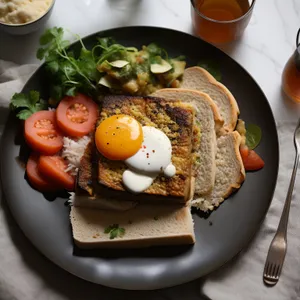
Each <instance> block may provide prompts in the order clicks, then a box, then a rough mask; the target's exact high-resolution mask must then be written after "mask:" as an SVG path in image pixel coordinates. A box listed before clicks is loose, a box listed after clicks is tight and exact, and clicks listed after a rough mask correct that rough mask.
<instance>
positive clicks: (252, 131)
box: [246, 124, 262, 149]
mask: <svg viewBox="0 0 300 300" xmlns="http://www.w3.org/2000/svg"><path fill="white" fill-rule="evenodd" d="M261 136H262V132H261V129H260V127H259V126H257V125H255V124H247V125H246V145H247V146H248V148H249V149H254V148H256V147H257V145H258V144H259V143H260V140H261Z"/></svg>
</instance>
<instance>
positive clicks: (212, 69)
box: [197, 60, 222, 81]
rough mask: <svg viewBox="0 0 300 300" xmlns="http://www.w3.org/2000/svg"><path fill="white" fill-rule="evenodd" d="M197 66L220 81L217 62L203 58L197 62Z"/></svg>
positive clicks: (220, 76)
mask: <svg viewBox="0 0 300 300" xmlns="http://www.w3.org/2000/svg"><path fill="white" fill-rule="evenodd" d="M197 65H198V66H199V67H202V68H203V69H205V70H206V71H208V72H209V73H210V74H211V75H212V76H214V77H215V79H216V80H218V81H221V79H222V73H221V71H220V68H219V66H218V64H217V63H216V62H215V61H213V60H203V61H199V62H198V64H197Z"/></svg>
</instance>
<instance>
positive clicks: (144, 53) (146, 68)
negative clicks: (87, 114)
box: [97, 44, 186, 95]
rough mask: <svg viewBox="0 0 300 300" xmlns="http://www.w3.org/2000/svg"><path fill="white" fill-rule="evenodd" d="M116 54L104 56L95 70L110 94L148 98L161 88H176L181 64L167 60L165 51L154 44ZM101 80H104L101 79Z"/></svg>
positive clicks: (183, 65)
mask: <svg viewBox="0 0 300 300" xmlns="http://www.w3.org/2000/svg"><path fill="white" fill-rule="evenodd" d="M132 49H133V48H130V50H129V51H128V50H124V51H120V52H119V53H118V54H114V55H113V57H108V58H107V59H106V60H105V61H103V62H102V63H101V64H99V65H97V70H98V71H99V72H100V74H101V79H100V81H99V84H100V85H102V86H105V87H106V88H109V89H111V90H112V91H113V92H115V93H116V92H117V93H118V92H127V93H129V94H133V95H149V94H151V93H153V92H154V91H155V90H157V89H160V88H164V87H170V86H172V87H179V81H178V79H180V78H181V77H182V75H183V72H184V69H185V65H186V63H185V61H182V60H178V59H170V58H169V57H168V55H167V53H166V51H165V50H163V49H161V48H159V47H158V46H157V45H155V44H150V45H148V46H143V47H142V50H140V51H137V50H136V51H132ZM103 78H104V80H103Z"/></svg>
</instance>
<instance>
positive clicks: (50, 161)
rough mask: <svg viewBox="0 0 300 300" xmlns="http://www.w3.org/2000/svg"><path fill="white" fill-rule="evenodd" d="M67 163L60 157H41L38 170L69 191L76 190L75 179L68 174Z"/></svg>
mask: <svg viewBox="0 0 300 300" xmlns="http://www.w3.org/2000/svg"><path fill="white" fill-rule="evenodd" d="M66 169H67V162H66V161H65V160H64V159H63V158H62V157H60V156H44V155H42V156H40V159H39V162H38V170H39V172H40V173H41V175H43V176H44V177H45V178H47V179H48V180H50V181H53V182H55V183H56V184H58V185H60V186H62V187H63V188H65V189H67V190H68V191H73V190H74V184H75V179H74V177H73V176H72V175H70V174H69V173H68V172H66Z"/></svg>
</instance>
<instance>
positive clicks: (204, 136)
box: [153, 89, 223, 195]
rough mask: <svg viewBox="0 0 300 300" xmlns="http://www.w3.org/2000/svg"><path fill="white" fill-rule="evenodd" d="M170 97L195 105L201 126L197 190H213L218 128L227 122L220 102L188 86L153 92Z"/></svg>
mask: <svg viewBox="0 0 300 300" xmlns="http://www.w3.org/2000/svg"><path fill="white" fill-rule="evenodd" d="M153 95H154V96H156V97H161V98H164V99H167V100H169V101H170V100H173V101H178V100H181V101H183V102H186V103H192V104H193V105H194V106H195V108H196V109H195V111H196V114H195V122H196V123H197V124H198V126H199V127H200V143H198V144H197V145H194V147H193V153H194V163H193V173H194V176H195V178H196V181H195V194H196V195H201V194H202V195H203V194H207V193H209V192H210V191H211V190H212V188H213V186H214V182H215V173H216V171H215V170H216V165H215V155H216V149H217V143H216V130H218V129H219V128H220V127H222V125H223V120H222V118H221V116H220V114H219V110H218V108H217V106H216V104H215V103H214V102H213V101H212V100H211V98H210V97H209V96H208V95H207V94H204V93H202V92H199V91H193V90H188V89H162V90H159V91H157V92H155V93H154V94H153Z"/></svg>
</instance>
